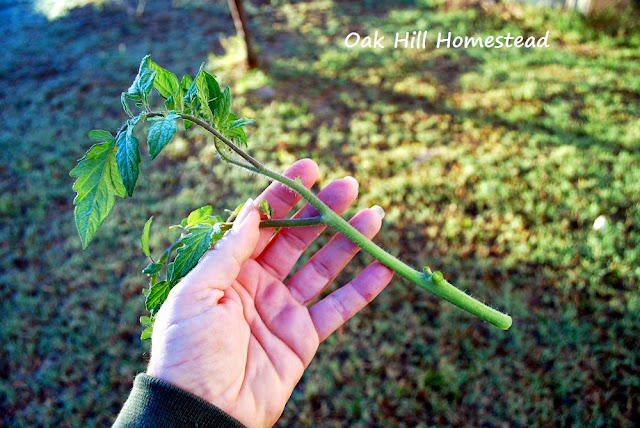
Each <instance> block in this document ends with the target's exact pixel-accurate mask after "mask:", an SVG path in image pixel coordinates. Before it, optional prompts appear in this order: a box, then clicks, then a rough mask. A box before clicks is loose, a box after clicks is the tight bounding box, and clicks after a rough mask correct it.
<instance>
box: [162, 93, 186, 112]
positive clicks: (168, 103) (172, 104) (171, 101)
mask: <svg viewBox="0 0 640 428" xmlns="http://www.w3.org/2000/svg"><path fill="white" fill-rule="evenodd" d="M177 99H180V100H181V99H182V97H175V98H174V96H173V95H171V96H170V97H169V98H167V99H166V100H164V106H165V107H166V108H167V110H182V109H181V108H176V100H177Z"/></svg>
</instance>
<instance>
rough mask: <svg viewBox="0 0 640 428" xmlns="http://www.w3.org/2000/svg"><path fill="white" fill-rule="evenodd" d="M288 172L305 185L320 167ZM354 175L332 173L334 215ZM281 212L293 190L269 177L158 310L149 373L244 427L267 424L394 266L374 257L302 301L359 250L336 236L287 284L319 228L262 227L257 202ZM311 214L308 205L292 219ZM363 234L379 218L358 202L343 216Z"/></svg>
mask: <svg viewBox="0 0 640 428" xmlns="http://www.w3.org/2000/svg"><path fill="white" fill-rule="evenodd" d="M285 175H286V176H287V177H290V178H295V177H300V179H301V180H302V182H303V183H304V185H305V186H307V187H311V186H312V185H313V184H314V183H315V181H316V179H317V177H318V167H317V165H316V164H315V163H314V162H313V161H311V160H308V159H304V160H300V161H298V162H296V163H295V164H293V165H292V166H291V167H290V168H289V169H288V170H287V172H286V173H285ZM357 193H358V184H357V182H356V181H355V179H353V178H344V179H340V180H336V181H334V182H332V183H331V184H329V185H328V186H327V187H326V188H325V189H324V190H322V191H321V192H320V194H319V197H320V198H321V199H322V200H323V201H324V202H325V203H327V204H328V205H329V206H330V207H331V208H332V209H333V210H334V211H336V212H337V213H342V212H343V211H345V210H346V208H347V207H348V206H349V205H350V204H351V203H352V202H353V201H354V200H355V199H356V197H357ZM265 199H266V200H268V201H269V204H270V205H271V206H272V207H273V210H274V216H273V217H274V218H284V217H285V216H286V215H287V214H288V213H289V211H290V210H291V209H292V208H293V206H294V205H295V204H296V203H297V202H298V201H299V200H300V197H299V195H297V194H295V193H293V192H292V191H290V190H289V189H287V188H285V187H284V186H282V185H280V184H278V183H273V184H271V185H270V186H269V187H268V188H267V189H266V190H265V191H264V192H263V193H262V194H261V195H260V196H259V197H258V198H257V199H256V202H255V204H254V203H253V202H252V201H251V200H249V201H247V203H246V204H245V206H244V208H243V209H242V212H241V213H240V214H239V215H238V217H237V219H236V220H235V222H234V225H233V228H232V229H231V231H229V232H228V233H227V234H226V235H225V237H224V238H222V239H221V240H220V241H218V242H217V243H216V244H215V246H214V248H213V249H212V250H210V251H209V252H207V253H206V254H205V255H204V257H203V258H202V259H201V260H200V262H199V263H198V265H197V266H196V267H195V268H194V269H193V270H192V271H191V272H190V273H189V274H188V275H187V276H186V277H185V278H184V279H183V280H182V281H181V282H180V283H179V284H178V285H176V286H175V287H174V288H173V289H172V290H171V293H170V294H169V297H168V299H167V301H166V302H165V303H164V305H163V306H162V308H161V309H160V311H159V312H158V315H157V318H156V321H155V325H154V329H153V337H152V352H151V360H150V362H149V367H148V369H147V374H149V375H151V376H154V377H156V378H159V379H162V380H165V381H167V382H169V383H171V384H173V385H176V386H178V387H180V388H182V389H184V390H186V391H189V392H191V393H193V394H195V395H197V396H199V397H201V398H203V399H205V400H207V401H208V402H210V403H212V404H214V405H215V406H217V407H218V408H220V409H221V410H223V411H225V412H226V413H228V414H229V415H231V416H233V417H234V418H236V419H237V420H239V421H240V422H242V423H243V424H244V425H246V426H250V427H261V426H271V425H273V424H274V423H275V422H276V421H277V420H278V418H279V417H280V415H281V414H282V411H283V409H284V407H285V405H286V403H287V400H288V399H289V397H290V396H291V393H292V392H293V389H294V388H295V386H296V384H297V383H298V381H299V380H300V378H301V377H302V373H303V372H304V370H305V369H306V368H307V366H308V365H309V363H310V362H311V359H312V358H313V356H314V355H315V353H316V350H317V349H318V344H319V343H320V342H322V341H323V340H324V339H326V338H327V337H328V336H329V335H330V334H331V333H333V332H334V331H335V330H336V329H337V328H338V327H340V326H341V325H342V324H343V323H344V322H345V321H346V320H348V319H349V318H351V317H352V316H353V315H355V314H356V313H357V312H358V311H359V310H360V309H362V308H363V307H364V306H366V305H367V304H368V303H369V302H371V300H373V299H374V298H375V296H377V295H378V293H380V291H382V289H383V288H384V287H385V286H386V285H387V284H388V283H389V281H390V280H391V277H392V276H393V271H392V270H390V269H388V268H387V267H385V266H383V265H382V264H380V263H378V262H374V263H372V264H371V265H369V266H368V267H366V268H365V269H364V270H363V271H362V272H361V273H360V274H359V275H358V276H357V277H356V278H354V279H353V280H352V281H351V282H349V283H348V284H346V285H344V286H343V287H341V288H339V289H338V290H336V291H334V292H333V293H331V294H330V295H329V296H327V297H325V298H324V299H322V300H320V301H319V302H317V303H315V304H313V305H312V306H310V307H308V306H307V305H309V303H311V302H313V301H314V300H315V299H316V298H317V297H318V296H319V295H320V294H321V293H322V291H323V290H324V289H325V288H326V287H328V286H329V284H330V283H331V281H332V280H333V279H334V278H335V277H336V276H337V275H338V273H339V272H340V271H341V270H342V269H343V268H344V267H345V265H346V264H347V263H348V262H349V260H350V259H351V258H352V257H353V256H354V255H355V254H356V253H357V252H358V250H359V248H358V247H357V246H356V245H355V244H353V243H352V242H351V241H349V240H348V239H347V238H345V237H344V236H342V235H340V234H338V235H336V236H334V237H333V238H332V239H331V241H330V242H329V243H328V244H327V245H325V246H324V247H323V248H322V249H321V250H320V251H318V252H317V253H316V254H314V255H313V257H312V258H311V259H310V260H309V261H308V262H307V263H306V264H305V265H304V266H303V267H302V268H300V270H299V271H298V272H296V274H295V275H293V277H291V279H290V280H289V281H287V283H286V284H285V283H284V282H283V281H284V280H285V279H286V277H287V275H288V274H289V271H290V270H291V269H292V268H293V266H294V264H295V263H296V261H297V260H298V258H299V257H300V255H301V254H302V252H303V251H304V250H305V249H306V248H307V247H308V246H309V244H311V242H313V241H314V240H315V239H316V238H317V237H318V235H319V234H320V233H321V232H322V230H323V229H324V226H310V227H298V228H290V229H282V230H280V231H278V233H276V234H275V235H273V229H259V228H258V225H259V222H260V214H259V212H258V210H257V208H256V206H257V205H258V204H259V202H260V201H262V200H265ZM315 215H317V212H316V211H315V209H314V208H312V207H310V206H309V205H307V206H305V207H304V208H302V209H301V210H300V211H299V212H298V213H297V216H298V217H311V216H315ZM350 223H351V224H352V225H353V226H354V227H356V228H357V229H358V230H360V231H361V232H362V233H363V234H364V235H366V236H367V237H369V238H372V237H373V236H375V234H376V233H377V232H378V230H379V229H380V226H381V223H382V216H381V215H380V213H379V212H378V211H376V210H375V209H365V210H362V211H360V212H359V213H358V214H357V215H355V216H354V217H353V219H352V220H351V222H350Z"/></svg>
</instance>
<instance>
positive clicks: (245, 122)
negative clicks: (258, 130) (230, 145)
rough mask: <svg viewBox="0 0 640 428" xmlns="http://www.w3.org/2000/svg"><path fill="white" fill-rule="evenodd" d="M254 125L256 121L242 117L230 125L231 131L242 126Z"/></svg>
mask: <svg viewBox="0 0 640 428" xmlns="http://www.w3.org/2000/svg"><path fill="white" fill-rule="evenodd" d="M252 123H255V120H253V119H247V118H246V117H241V118H240V119H237V120H234V121H233V122H231V124H230V125H229V130H232V129H235V128H238V127H240V126H244V125H249V124H252Z"/></svg>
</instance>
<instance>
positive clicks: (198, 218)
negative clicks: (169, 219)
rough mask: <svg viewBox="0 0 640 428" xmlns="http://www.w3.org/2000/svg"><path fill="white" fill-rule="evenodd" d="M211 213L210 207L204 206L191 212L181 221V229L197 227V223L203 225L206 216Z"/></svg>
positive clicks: (211, 208)
mask: <svg viewBox="0 0 640 428" xmlns="http://www.w3.org/2000/svg"><path fill="white" fill-rule="evenodd" d="M212 212H213V207H212V206H211V205H206V206H204V207H200V208H198V209H196V210H193V211H191V213H189V215H188V216H187V218H185V219H184V220H182V227H186V228H187V229H188V228H191V227H193V226H196V225H198V224H199V223H203V222H204V221H205V220H206V219H207V217H208V216H210V215H211V213H212Z"/></svg>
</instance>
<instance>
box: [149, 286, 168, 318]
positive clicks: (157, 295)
mask: <svg viewBox="0 0 640 428" xmlns="http://www.w3.org/2000/svg"><path fill="white" fill-rule="evenodd" d="M169 291H171V288H170V287H169V283H168V282H167V281H160V282H156V283H155V284H153V285H152V286H151V289H150V290H149V294H148V295H147V299H146V300H145V302H144V304H145V306H146V307H147V310H148V311H152V310H154V309H155V308H156V306H158V305H162V303H164V301H165V300H167V296H169Z"/></svg>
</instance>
